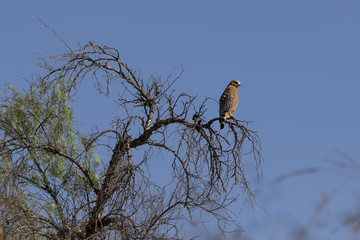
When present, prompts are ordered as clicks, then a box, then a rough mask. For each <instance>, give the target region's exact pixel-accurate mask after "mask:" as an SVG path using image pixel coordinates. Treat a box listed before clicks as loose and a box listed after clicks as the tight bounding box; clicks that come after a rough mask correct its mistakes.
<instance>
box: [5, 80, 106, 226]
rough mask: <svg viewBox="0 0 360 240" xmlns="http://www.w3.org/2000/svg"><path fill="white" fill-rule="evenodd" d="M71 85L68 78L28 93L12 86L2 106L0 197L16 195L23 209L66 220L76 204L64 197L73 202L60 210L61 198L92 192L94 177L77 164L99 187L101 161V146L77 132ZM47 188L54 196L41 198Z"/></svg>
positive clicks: (36, 85)
mask: <svg viewBox="0 0 360 240" xmlns="http://www.w3.org/2000/svg"><path fill="white" fill-rule="evenodd" d="M69 89H70V88H69V86H68V83H67V80H66V78H65V77H59V78H56V79H55V80H53V81H51V82H46V83H44V82H43V81H37V82H34V83H32V84H31V85H30V87H29V89H28V90H27V91H24V92H20V91H18V90H17V89H16V88H15V87H14V86H13V85H10V84H9V85H8V86H7V89H6V93H7V95H3V96H2V105H1V108H0V186H1V187H0V200H1V199H10V198H11V199H12V200H11V201H12V203H13V204H15V205H16V206H17V207H19V208H20V209H23V210H24V211H33V213H34V214H41V213H44V212H45V213H46V214H50V215H52V217H53V218H54V219H58V221H59V222H61V221H63V220H64V219H65V218H64V213H63V212H62V211H60V210H61V208H64V207H66V208H68V211H69V210H70V211H71V209H72V208H75V206H71V205H70V206H69V204H68V203H66V201H64V202H65V203H66V204H67V205H64V206H60V207H61V208H60V207H59V206H57V205H56V200H55V199H56V198H57V197H58V196H61V198H62V199H63V200H66V199H67V198H69V199H71V197H70V196H71V195H72V194H79V193H80V194H82V193H83V194H84V195H85V194H89V192H91V188H90V183H89V181H88V180H87V179H86V178H84V175H83V174H81V173H80V170H79V168H77V167H75V166H74V164H79V165H80V166H81V167H82V168H83V169H85V170H86V171H87V172H88V173H89V176H90V178H91V180H92V181H93V184H95V186H98V185H99V179H98V176H97V175H96V170H97V169H96V168H97V167H98V166H99V164H100V159H99V156H98V155H97V153H96V151H95V149H93V148H88V142H89V140H85V139H86V137H80V136H79V134H76V133H75V132H74V130H73V125H74V119H73V109H72V101H71V98H70V91H69ZM74 159H76V163H74V162H75V161H74ZM42 192H44V193H46V194H49V193H50V196H53V197H52V198H51V197H50V198H49V197H47V198H43V199H42V198H39V196H41V194H42ZM39 194H40V195H39ZM73 204H76V203H73ZM0 210H1V209H0ZM19 224H21V223H19ZM63 224H65V225H66V223H65V222H64V223H63Z"/></svg>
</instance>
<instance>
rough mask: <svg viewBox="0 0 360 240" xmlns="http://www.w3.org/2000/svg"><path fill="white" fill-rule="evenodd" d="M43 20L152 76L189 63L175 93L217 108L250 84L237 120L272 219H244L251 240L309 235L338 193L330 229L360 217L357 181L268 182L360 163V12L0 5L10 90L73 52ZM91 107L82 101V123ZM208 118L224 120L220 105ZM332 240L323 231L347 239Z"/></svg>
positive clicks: (224, 5)
mask: <svg viewBox="0 0 360 240" xmlns="http://www.w3.org/2000/svg"><path fill="white" fill-rule="evenodd" d="M37 17H40V18H41V19H42V20H44V21H45V22H46V23H47V24H49V25H50V26H52V27H53V28H54V29H55V30H56V31H57V32H58V33H59V34H60V35H61V36H62V38H64V39H65V40H66V41H67V42H68V44H70V45H71V46H72V47H73V48H76V46H77V45H78V43H80V44H84V43H87V42H88V41H95V42H96V43H98V44H107V45H110V46H113V47H116V48H118V49H119V50H120V53H121V56H122V57H123V59H125V61H127V62H128V63H129V64H130V65H132V66H133V67H136V68H140V69H141V70H142V73H143V75H144V76H148V75H150V74H154V75H161V76H163V77H165V76H166V75H167V74H169V73H170V72H171V71H172V69H173V68H174V67H176V68H179V65H180V64H181V63H183V64H184V68H185V72H184V74H183V76H182V78H181V79H180V80H179V81H178V82H177V83H176V86H175V88H176V89H178V90H179V91H181V92H187V93H189V94H192V95H197V96H198V97H199V99H204V98H205V97H211V98H214V99H218V98H219V97H220V95H221V93H222V91H223V89H224V87H225V86H226V84H227V83H228V82H229V81H230V80H231V79H239V80H240V81H241V82H242V87H241V88H240V89H239V106H238V109H237V111H236V113H235V117H236V118H238V119H241V120H248V121H254V122H255V123H254V124H253V125H251V128H253V129H254V130H257V131H258V133H259V135H260V138H261V139H262V146H263V155H264V159H265V163H264V165H263V177H262V178H261V181H260V183H259V184H258V183H257V182H256V181H253V183H252V186H253V187H254V190H256V192H257V193H258V198H257V201H258V203H259V205H261V206H262V207H263V208H265V209H266V211H267V212H268V214H266V213H265V212H264V211H263V210H262V209H261V208H260V207H257V206H255V209H254V210H249V209H245V210H243V212H241V214H242V215H240V220H241V222H242V223H243V226H244V229H245V231H246V234H247V235H248V236H252V237H253V238H254V239H270V237H271V236H274V235H275V230H274V228H275V227H274V226H276V224H277V221H280V222H283V227H284V228H290V227H291V226H289V224H290V225H291V224H300V225H304V226H308V225H309V224H310V219H311V217H312V214H313V212H314V208H315V205H316V204H317V203H319V202H320V200H321V196H322V194H323V193H328V194H333V193H336V194H335V197H334V199H333V201H332V202H331V204H332V205H331V211H332V213H331V214H330V215H329V219H330V220H332V219H333V220H334V221H336V220H339V215H336V212H341V211H343V210H346V209H351V208H352V207H354V206H357V207H358V206H359V205H358V204H356V200H357V201H358V200H359V193H360V191H359V182H356V181H354V180H349V179H348V178H347V177H346V176H345V177H344V176H343V175H340V174H338V173H337V172H336V171H335V172H334V171H325V172H323V173H319V174H313V175H304V176H299V177H295V178H291V179H289V180H288V181H285V182H283V183H280V184H276V185H273V184H270V182H271V180H273V179H274V178H276V177H278V176H279V175H282V174H285V173H289V172H291V171H293V170H297V169H302V168H308V167H321V168H324V169H325V168H329V167H330V166H332V165H331V164H329V163H328V162H326V159H337V160H342V158H341V157H339V156H338V155H337V154H336V153H335V152H334V149H340V150H341V151H343V152H345V153H347V154H349V155H350V156H352V157H353V158H354V159H355V160H357V161H360V127H359V123H360V1H356V0H349V1H348V0H343V1H339V0H337V1H334V0H302V1H300V0H298V1H290V0H271V1H270V0H269V1H223V2H221V3H220V1H165V0H163V1H2V2H1V3H0V29H1V36H0V52H1V58H0V66H1V70H2V71H1V76H0V83H1V85H2V86H3V85H4V84H5V83H7V82H11V83H14V84H15V85H16V86H21V84H22V80H20V78H21V77H29V76H30V75H31V74H38V73H39V69H38V68H37V67H36V58H37V56H36V53H41V54H42V55H43V56H50V55H56V54H59V53H62V52H63V51H65V48H64V46H63V45H62V44H61V42H60V41H59V40H58V39H57V38H56V37H55V36H54V35H53V34H52V33H51V32H50V31H49V30H48V29H46V28H44V27H43V26H42V25H41V24H40V23H39V22H37V20H36V18H37ZM19 77H20V78H19ZM93 108H94V106H93V105H89V104H86V102H83V103H82V105H81V109H82V110H81V111H80V110H79V115H78V117H79V119H86V118H87V115H86V114H89V112H91V111H92V110H93ZM101 108H103V110H102V109H99V111H106V110H108V109H106V108H104V107H103V106H102V107H101ZM208 108H209V112H208V114H209V115H214V116H216V115H217V104H216V103H213V105H211V104H210V105H209V106H208ZM100 115H101V114H100ZM95 121H96V119H95ZM97 121H101V119H100V118H99V119H97ZM254 176H255V175H254ZM358 176H359V175H358ZM238 210H240V206H239V209H238ZM238 210H236V211H238ZM238 212H239V211H238ZM327 234H328V233H327V232H326V231H325V232H321V231H319V232H314V236H316V237H318V238H317V239H341V237H340V236H342V235H340V234H344V233H343V232H342V233H339V232H337V234H338V235H333V234H331V237H328V238H326V237H324V236H328V235H327ZM276 239H288V237H287V236H283V235H281V234H280V236H279V238H276Z"/></svg>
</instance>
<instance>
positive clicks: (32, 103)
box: [0, 43, 262, 239]
mask: <svg viewBox="0 0 360 240" xmlns="http://www.w3.org/2000/svg"><path fill="white" fill-rule="evenodd" d="M42 60H43V61H42V64H41V66H42V68H43V69H44V70H45V71H46V75H45V76H43V77H40V78H38V79H36V80H35V81H33V82H32V83H31V84H30V88H29V90H28V91H27V92H25V93H20V92H18V91H16V90H14V89H13V88H11V87H10V90H9V91H10V94H8V95H6V96H3V98H2V105H1V115H0V131H1V132H0V135H1V139H2V140H1V143H0V147H1V157H0V159H1V169H2V170H1V174H0V178H1V179H0V181H1V193H0V194H1V195H0V199H1V201H0V204H1V208H0V217H1V225H0V227H2V231H1V234H3V235H4V236H5V237H6V236H7V237H8V239H12V238H17V237H21V238H22V239H34V238H36V239H177V238H181V236H182V234H183V233H182V229H181V227H180V226H181V224H182V223H183V222H184V221H187V220H189V219H190V218H191V217H192V216H193V215H194V214H198V213H199V212H201V211H203V212H206V213H207V214H209V215H211V216H212V217H214V218H216V219H218V220H219V221H222V222H224V223H228V222H234V221H236V220H233V219H232V217H231V214H229V213H228V212H227V209H228V206H229V205H230V204H231V203H233V202H234V201H236V199H237V194H238V193H239V190H242V193H243V196H244V197H245V198H247V199H252V193H251V189H250V186H249V183H248V180H247V178H246V175H245V168H244V166H243V165H244V164H243V160H244V159H247V160H248V159H252V160H253V162H254V165H255V167H256V171H258V169H259V166H260V163H261V161H262V159H261V155H260V143H259V138H258V136H257V134H256V132H254V131H252V130H250V129H248V127H247V126H248V124H247V122H242V121H230V122H226V123H227V124H228V128H226V129H227V130H225V129H224V131H221V132H220V131H218V130H217V129H215V128H216V127H217V125H216V124H214V123H215V122H217V121H218V120H219V119H218V118H217V117H214V118H212V119H208V120H207V119H206V116H205V112H206V104H207V102H208V101H207V100H206V101H204V102H202V103H201V104H199V105H197V104H195V97H192V96H189V95H187V94H185V93H178V92H176V91H174V90H173V89H172V87H173V84H174V82H175V81H176V80H177V79H178V78H179V77H180V75H181V73H180V74H179V75H178V76H175V77H173V76H170V77H169V78H167V79H166V80H165V81H162V80H161V79H160V78H156V77H153V76H151V78H150V80H148V81H146V80H144V79H143V78H142V76H141V75H140V74H138V73H137V71H135V70H133V69H132V68H131V67H129V66H128V65H127V64H126V63H124V62H123V61H122V59H121V58H120V54H119V52H118V50H117V49H115V48H111V47H108V46H100V45H95V44H93V43H89V44H87V45H85V46H83V47H80V49H78V50H72V49H70V48H69V49H68V51H67V52H66V53H65V54H62V55H59V56H56V57H53V58H51V61H50V60H49V59H42ZM90 79H92V80H93V81H94V86H95V88H96V89H97V90H98V92H99V93H105V94H108V93H110V92H111V91H113V90H111V89H115V88H116V89H118V91H120V93H121V97H119V99H117V102H116V103H117V105H118V109H119V112H120V114H119V116H116V117H115V118H114V120H113V124H112V125H111V126H109V128H108V129H102V130H98V131H96V132H92V133H79V132H78V131H76V129H74V128H75V126H74V121H73V118H72V109H71V106H70V104H69V102H70V101H73V99H74V96H76V95H77V93H78V92H79V91H81V84H82V83H83V82H84V81H89V80H90ZM215 125H216V126H215ZM106 149H108V150H110V154H108V155H107V156H104V154H103V155H101V156H100V155H98V154H97V153H98V151H103V152H104V151H105V150H106ZM160 157H162V158H164V159H166V161H167V162H168V163H170V164H169V169H168V172H169V173H170V174H169V175H170V176H171V179H170V181H169V182H168V183H166V184H164V185H161V184H155V182H154V177H153V176H151V175H150V173H149V170H148V169H147V166H149V165H151V164H153V163H154V161H156V159H158V158H160Z"/></svg>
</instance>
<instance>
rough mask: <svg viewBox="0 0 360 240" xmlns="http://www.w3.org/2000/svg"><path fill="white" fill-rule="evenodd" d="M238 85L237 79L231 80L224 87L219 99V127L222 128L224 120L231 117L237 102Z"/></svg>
mask: <svg viewBox="0 0 360 240" xmlns="http://www.w3.org/2000/svg"><path fill="white" fill-rule="evenodd" d="M239 86H240V81H239V80H232V81H231V82H230V83H229V85H228V86H227V87H226V88H225V91H224V92H223V94H222V95H221V97H220V100H219V115H220V116H219V118H220V120H219V121H220V129H223V128H224V121H225V120H226V119H229V118H233V114H234V112H235V109H236V107H237V104H238V87H239Z"/></svg>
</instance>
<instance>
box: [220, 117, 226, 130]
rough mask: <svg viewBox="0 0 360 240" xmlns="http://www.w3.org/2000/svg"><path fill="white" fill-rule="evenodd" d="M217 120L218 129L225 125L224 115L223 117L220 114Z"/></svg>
mask: <svg viewBox="0 0 360 240" xmlns="http://www.w3.org/2000/svg"><path fill="white" fill-rule="evenodd" d="M219 122H220V129H223V128H224V126H225V124H224V122H225V117H224V116H220V120H219Z"/></svg>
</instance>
